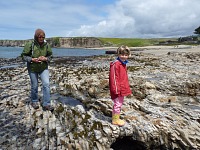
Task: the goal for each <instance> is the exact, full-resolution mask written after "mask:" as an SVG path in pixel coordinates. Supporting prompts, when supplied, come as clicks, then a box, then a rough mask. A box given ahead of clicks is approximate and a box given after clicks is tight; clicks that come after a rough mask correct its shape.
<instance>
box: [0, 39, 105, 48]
mask: <svg viewBox="0 0 200 150" xmlns="http://www.w3.org/2000/svg"><path fill="white" fill-rule="evenodd" d="M30 40H32V39H28V40H0V46H7V47H8V46H12V47H15V46H18V47H23V46H24V45H25V43H26V42H28V41H30ZM46 40H47V42H49V43H50V45H51V46H52V47H63V48H91V47H101V46H102V42H101V41H100V40H99V39H98V38H93V37H75V38H72V37H69V38H67V37H61V38H59V37H56V38H47V39H46Z"/></svg>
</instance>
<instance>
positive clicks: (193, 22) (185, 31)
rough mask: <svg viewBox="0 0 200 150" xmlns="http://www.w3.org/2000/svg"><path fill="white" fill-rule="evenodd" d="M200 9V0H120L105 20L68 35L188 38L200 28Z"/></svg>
mask: <svg viewBox="0 0 200 150" xmlns="http://www.w3.org/2000/svg"><path fill="white" fill-rule="evenodd" d="M199 8H200V3H199V0H177V1H176V2H174V0H165V1H159V0H151V1H146V0H120V1H116V3H114V4H113V5H110V6H109V7H108V8H107V13H108V16H106V17H105V18H104V19H103V20H101V21H99V22H98V23H94V24H89V25H88V24H85V25H81V26H80V28H78V29H74V30H72V31H70V32H67V33H66V36H96V37H142V38H148V37H179V36H188V35H191V34H193V31H194V29H195V28H197V27H198V26H199V25H200V24H199V16H200V11H199Z"/></svg>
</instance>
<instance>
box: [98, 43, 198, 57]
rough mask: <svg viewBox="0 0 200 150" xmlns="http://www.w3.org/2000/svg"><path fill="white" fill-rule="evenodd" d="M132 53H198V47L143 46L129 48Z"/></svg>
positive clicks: (113, 49) (113, 48)
mask: <svg viewBox="0 0 200 150" xmlns="http://www.w3.org/2000/svg"><path fill="white" fill-rule="evenodd" d="M117 48H118V47H103V48H102V47H101V48H95V49H105V50H108V51H115V50H116V49H117ZM130 49H131V51H133V52H143V53H150V54H154V55H165V54H167V53H168V52H195V53H196V52H200V45H198V46H191V45H178V46H145V47H130Z"/></svg>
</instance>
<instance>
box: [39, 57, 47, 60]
mask: <svg viewBox="0 0 200 150" xmlns="http://www.w3.org/2000/svg"><path fill="white" fill-rule="evenodd" d="M38 59H39V60H40V61H47V58H46V57H44V56H40V57H38Z"/></svg>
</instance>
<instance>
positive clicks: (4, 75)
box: [0, 51, 200, 150]
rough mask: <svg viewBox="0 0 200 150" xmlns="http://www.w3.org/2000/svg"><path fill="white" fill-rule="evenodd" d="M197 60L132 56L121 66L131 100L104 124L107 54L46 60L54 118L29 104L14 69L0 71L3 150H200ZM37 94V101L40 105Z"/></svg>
mask: <svg viewBox="0 0 200 150" xmlns="http://www.w3.org/2000/svg"><path fill="white" fill-rule="evenodd" d="M199 58H200V53H199V52H197V53H190V52H189V53H185V52H170V53H168V54H165V55H159V56H156V55H153V54H145V53H140V52H138V53H136V52H133V51H132V56H131V58H130V59H129V63H128V75H129V81H130V85H131V89H132V92H133V95H132V96H131V97H126V98H125V101H124V104H123V107H122V111H121V117H122V118H123V119H124V120H125V121H126V125H125V126H123V127H118V126H115V125H112V124H111V113H112V104H113V103H112V100H111V99H110V95H109V84H108V74H109V62H110V61H112V60H114V59H115V56H114V55H106V56H93V57H63V58H53V61H52V62H51V64H50V68H49V70H50V79H51V80H50V81H51V100H52V104H53V105H54V106H55V110H54V112H49V111H43V110H42V108H41V107H40V108H39V109H38V110H34V109H33V108H32V107H31V105H30V84H29V83H30V80H29V77H28V73H27V69H26V67H25V65H24V64H22V62H21V63H20V60H16V59H12V60H11V59H10V60H7V59H2V60H1V61H0V66H4V65H6V64H5V63H12V64H13V63H16V62H19V63H17V64H18V65H20V66H18V67H14V68H11V67H10V68H2V69H0V74H1V78H0V85H1V88H0V91H1V92H0V98H1V101H0V106H1V107H0V112H1V115H0V121H1V128H0V135H1V140H0V145H1V148H2V149H16V148H17V149H59V150H64V149H68V150H110V149H114V150H119V149H121V150H122V149H123V150H125V149H126V150H127V149H128V150H135V149H137V150H175V149H178V150H179V149H180V150H190V149H191V150H198V149H200V140H199V137H200V104H199V103H200V59H199ZM41 93H42V89H41V88H39V94H40V97H41V100H42V95H41Z"/></svg>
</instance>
